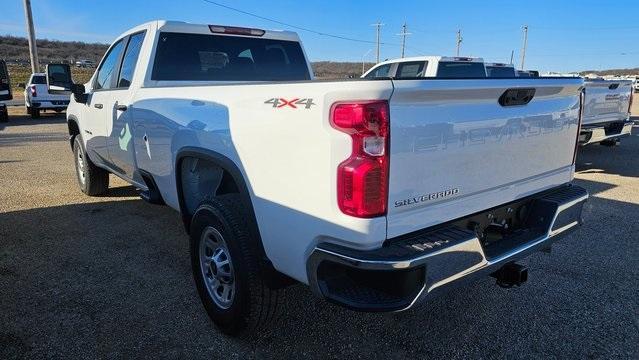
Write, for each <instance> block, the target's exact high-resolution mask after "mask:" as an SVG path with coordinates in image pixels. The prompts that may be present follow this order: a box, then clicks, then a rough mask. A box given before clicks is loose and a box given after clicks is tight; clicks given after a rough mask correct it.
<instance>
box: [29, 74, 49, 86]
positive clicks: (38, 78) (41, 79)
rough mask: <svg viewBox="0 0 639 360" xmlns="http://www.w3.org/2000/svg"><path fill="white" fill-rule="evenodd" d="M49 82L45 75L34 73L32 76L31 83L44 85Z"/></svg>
mask: <svg viewBox="0 0 639 360" xmlns="http://www.w3.org/2000/svg"><path fill="white" fill-rule="evenodd" d="M46 83H47V78H46V77H45V76H44V75H34V76H33V77H32V78H31V84H38V85H44V84H46Z"/></svg>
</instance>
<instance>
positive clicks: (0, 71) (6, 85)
mask: <svg viewBox="0 0 639 360" xmlns="http://www.w3.org/2000/svg"><path fill="white" fill-rule="evenodd" d="M11 99H13V94H12V93H11V81H9V71H8V70H7V64H6V63H5V62H4V60H0V122H7V121H9V111H8V110H7V105H6V104H5V103H3V101H6V100H11Z"/></svg>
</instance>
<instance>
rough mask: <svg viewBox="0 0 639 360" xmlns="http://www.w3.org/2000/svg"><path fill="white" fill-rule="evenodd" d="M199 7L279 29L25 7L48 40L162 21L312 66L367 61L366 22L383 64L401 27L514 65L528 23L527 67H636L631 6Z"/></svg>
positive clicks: (342, 1) (15, 6)
mask: <svg viewBox="0 0 639 360" xmlns="http://www.w3.org/2000/svg"><path fill="white" fill-rule="evenodd" d="M208 1H214V2H217V3H220V4H223V5H226V6H230V7H233V8H236V9H239V10H241V11H244V12H248V13H252V14H256V15H258V16H261V17H264V18H268V19H271V20H274V21H277V22H279V23H276V22H273V21H268V20H265V19H261V18H256V17H254V16H250V15H247V14H245V13H241V12H237V11H233V10H230V9H227V8H224V7H220V6H217V5H214V4H212V3H210V2H207V0H145V1H142V0H108V1H98V0H84V1H78V0H32V1H31V2H32V8H33V17H34V22H35V26H36V35H37V37H38V38H47V39H57V40H76V41H88V42H103V43H110V42H111V41H112V40H113V39H114V38H115V37H116V36H117V35H118V34H120V33H122V32H124V31H126V30H127V29H129V28H131V27H133V26H136V25H138V24H141V23H143V22H146V21H149V20H156V19H166V20H180V21H186V22H191V23H202V24H222V25H236V26H246V27H256V28H263V29H276V30H292V31H296V32H298V33H299V35H300V37H301V39H302V41H303V43H304V48H305V50H306V52H307V54H308V56H309V57H310V59H311V60H312V61H320V60H331V61H354V62H361V61H362V60H365V61H367V62H374V61H375V44H374V42H375V27H374V26H371V24H373V23H376V22H378V21H380V22H381V23H383V24H384V26H382V28H381V41H382V43H383V44H382V45H381V51H380V58H381V59H382V60H384V59H390V58H396V57H399V56H400V43H401V37H400V36H398V35H397V34H399V33H400V32H401V31H402V24H404V23H406V24H407V29H408V32H409V33H411V35H409V36H407V38H406V55H407V56H417V55H454V54H455V50H456V33H457V30H458V29H460V30H461V35H462V39H463V40H462V43H461V52H460V55H464V56H479V57H483V58H484V59H485V61H490V62H510V58H511V52H512V51H514V63H515V64H516V65H517V66H519V65H520V63H521V49H522V44H523V31H522V27H523V26H524V25H527V26H528V29H529V30H528V47H527V50H526V60H525V61H526V62H525V67H526V68H527V69H536V70H540V71H559V72H568V71H581V70H587V69H594V70H599V69H610V68H633V67H639V23H638V22H637V21H636V20H637V14H639V0H616V1H614V2H611V1H603V0H554V1H550V0H528V1H526V2H520V1H517V0H509V1H501V0H493V1H491V0H484V1H466V0H456V1H441V0H439V1H429V0H422V1H412V0H402V1H376V0H369V1H346V0H324V1H306V2H303V1H295V0H282V1H277V0H272V1H257V0H235V1H232V0H208ZM521 4H524V5H523V6H522V5H521ZM296 28H297V29H296ZM299 28H303V29H305V30H301V29H299ZM308 30H310V31H308ZM318 33H321V34H330V35H334V36H328V35H321V34H318ZM0 34H2V35H7V34H9V35H15V36H25V34H26V26H25V19H24V8H23V0H0ZM337 37H345V38H349V39H352V40H358V41H351V40H345V39H339V38H337ZM0 55H1V54H0Z"/></svg>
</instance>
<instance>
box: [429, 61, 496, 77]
mask: <svg viewBox="0 0 639 360" xmlns="http://www.w3.org/2000/svg"><path fill="white" fill-rule="evenodd" d="M437 77H439V78H485V77H486V68H485V67H484V63H482V62H462V61H440V62H439V65H438V66H437Z"/></svg>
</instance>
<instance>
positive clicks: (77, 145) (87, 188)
mask: <svg viewBox="0 0 639 360" xmlns="http://www.w3.org/2000/svg"><path fill="white" fill-rule="evenodd" d="M73 157H74V158H75V173H76V176H77V178H78V185H80V190H82V192H83V193H85V194H87V195H89V196H96V195H100V194H103V193H105V192H106V191H107V190H108V189H109V173H108V172H107V171H106V170H104V169H102V168H99V167H97V166H95V164H94V163H93V161H91V159H89V157H88V156H87V154H86V151H84V146H83V145H82V139H81V138H80V135H76V136H75V138H74V139H73Z"/></svg>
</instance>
